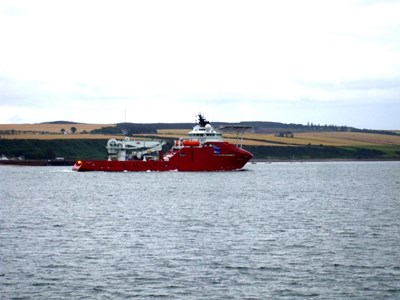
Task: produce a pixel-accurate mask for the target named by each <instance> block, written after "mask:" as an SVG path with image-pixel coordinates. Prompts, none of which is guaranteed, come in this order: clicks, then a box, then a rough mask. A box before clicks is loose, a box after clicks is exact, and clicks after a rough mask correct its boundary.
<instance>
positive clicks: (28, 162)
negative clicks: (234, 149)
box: [0, 158, 400, 167]
mask: <svg viewBox="0 0 400 300" xmlns="http://www.w3.org/2000/svg"><path fill="white" fill-rule="evenodd" d="M361 161H362V162H374V161H375V162H379V161H400V159H396V158H388V159H382V158H369V159H368V158H360V159H356V158H325V159H321V158H316V159H313V158H310V159H304V158H302V159H281V158H270V159H251V160H250V161H249V162H248V163H250V164H257V163H280V162H292V163H308V162H361ZM74 163H75V160H57V159H22V160H20V159H8V160H0V165H11V166H35V167H46V166H73V165H74Z"/></svg>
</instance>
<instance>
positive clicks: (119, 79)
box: [0, 0, 400, 129]
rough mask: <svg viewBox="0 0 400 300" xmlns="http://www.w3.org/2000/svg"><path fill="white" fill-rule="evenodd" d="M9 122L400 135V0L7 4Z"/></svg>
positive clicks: (52, 0) (3, 80)
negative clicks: (231, 125)
mask: <svg viewBox="0 0 400 300" xmlns="http://www.w3.org/2000/svg"><path fill="white" fill-rule="evenodd" d="M0 38H1V45H0V123H36V122H44V121H55V120H68V121H76V122H85V123H117V122H124V121H125V120H126V121H127V122H145V123H151V122H194V121H195V115H196V114H197V113H199V112H202V113H204V114H205V116H206V118H207V119H209V120H210V121H226V122H238V121H276V122H285V123H302V124H306V123H307V122H310V123H311V122H312V123H317V124H318V123H320V124H336V125H347V126H355V127H358V128H370V129H400V1H384V0H381V1H378V0H375V1H374V0H332V1H329V0H326V1H324V0H301V1H299V0H279V1H276V0H271V1H269V0H262V1H252V0H246V1H244V0H243V1H234V0H227V1H220V0H211V1H208V0H201V1H190V0H182V1H175V0H168V1H166V0H162V1H151V0H148V1H143V0H141V1H135V0H126V1H124V0H112V1H111V0H110V1H102V0H93V1H92V0H78V1H75V0H49V1H46V0H35V1H32V0H26V1H24V0H18V1H15V0H1V1H0Z"/></svg>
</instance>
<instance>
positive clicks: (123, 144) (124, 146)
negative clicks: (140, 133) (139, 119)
mask: <svg viewBox="0 0 400 300" xmlns="http://www.w3.org/2000/svg"><path fill="white" fill-rule="evenodd" d="M163 145H165V142H164V141H159V140H131V139H130V138H128V137H126V138H125V139H124V140H116V139H110V140H108V142H107V146H106V148H107V151H108V154H110V155H109V157H108V160H118V161H125V160H132V159H136V160H142V159H143V160H146V159H148V158H151V157H153V156H150V154H151V153H153V152H160V151H162V146H163ZM127 151H131V153H130V154H129V155H128V154H127Z"/></svg>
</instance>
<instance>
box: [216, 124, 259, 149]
mask: <svg viewBox="0 0 400 300" xmlns="http://www.w3.org/2000/svg"><path fill="white" fill-rule="evenodd" d="M219 129H220V130H221V131H222V132H227V133H236V147H240V148H243V135H244V134H245V133H246V132H253V131H254V129H253V126H247V125H222V126H220V128H219ZM239 140H240V145H239Z"/></svg>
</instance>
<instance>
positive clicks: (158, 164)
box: [72, 114, 253, 172]
mask: <svg viewBox="0 0 400 300" xmlns="http://www.w3.org/2000/svg"><path fill="white" fill-rule="evenodd" d="M198 117H199V121H198V124H196V125H195V126H194V127H193V130H192V131H190V132H189V133H188V138H187V139H182V138H181V139H179V140H176V141H175V143H174V145H173V146H172V148H171V149H170V150H169V151H168V152H167V153H165V154H163V152H162V146H163V145H164V144H165V142H163V141H158V140H141V141H138V140H130V139H129V138H125V140H122V141H117V140H115V139H111V140H109V141H108V142H107V146H106V148H107V150H108V153H109V157H108V160H78V161H76V162H75V164H74V166H73V168H72V169H73V170H74V171H79V172H83V171H107V172H139V171H233V170H240V169H242V168H243V167H244V165H245V164H246V163H247V162H248V161H249V160H250V159H251V158H252V157H253V155H252V154H251V153H250V152H248V151H246V150H244V149H242V148H241V147H238V146H236V145H233V144H231V143H228V142H225V141H224V140H223V138H222V134H221V133H219V132H217V131H215V129H214V128H213V127H212V126H211V124H210V122H209V121H207V120H206V119H205V118H204V116H202V115H201V114H199V115H198ZM129 152H130V153H129Z"/></svg>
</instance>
